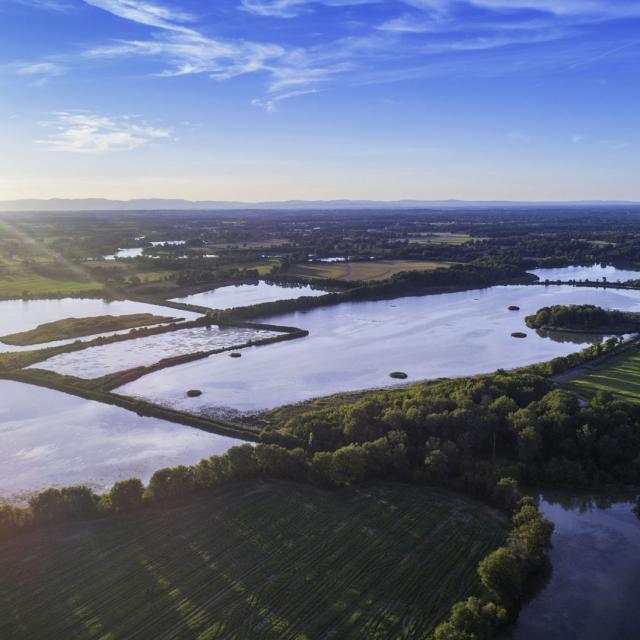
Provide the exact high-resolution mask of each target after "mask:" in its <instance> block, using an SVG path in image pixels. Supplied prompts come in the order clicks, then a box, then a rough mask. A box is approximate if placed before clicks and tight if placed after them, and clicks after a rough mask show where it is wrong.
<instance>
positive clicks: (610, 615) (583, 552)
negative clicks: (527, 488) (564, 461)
mask: <svg viewBox="0 0 640 640" xmlns="http://www.w3.org/2000/svg"><path fill="white" fill-rule="evenodd" d="M540 506H541V509H542V511H543V512H544V514H545V516H546V517H547V518H549V519H550V520H552V521H553V522H555V525H556V529H555V532H554V535H553V541H552V542H553V549H552V551H551V553H550V560H551V565H552V573H551V577H550V580H549V582H548V584H547V586H546V588H545V589H544V590H543V591H541V592H540V593H539V594H538V595H537V596H536V597H535V598H534V599H533V600H532V601H531V602H530V603H529V604H528V605H526V606H525V608H524V609H523V610H522V612H521V613H520V617H519V619H518V624H517V627H516V629H515V632H514V634H513V636H512V638H513V640H539V639H540V638H544V639H545V640H636V639H637V638H638V637H639V636H640V634H639V632H638V629H639V628H640V608H639V607H638V604H639V603H640V520H639V519H638V517H637V516H636V515H635V513H634V512H633V506H634V503H633V502H632V501H629V500H614V501H613V502H612V501H611V500H610V499H609V500H608V499H607V498H602V499H600V500H598V499H596V500H592V499H591V498H589V497H581V496H573V497H568V496H562V495H555V496H554V495H545V496H544V497H543V499H542V500H541V503H540Z"/></svg>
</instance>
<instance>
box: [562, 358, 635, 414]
mask: <svg viewBox="0 0 640 640" xmlns="http://www.w3.org/2000/svg"><path fill="white" fill-rule="evenodd" d="M577 373H578V375H576V376H575V377H574V376H571V377H570V378H568V377H567V378H566V379H565V382H564V386H565V387H567V388H568V389H571V390H572V391H575V392H576V393H578V394H580V395H581V396H585V397H587V398H590V397H591V396H593V395H595V394H596V393H597V392H598V391H608V392H610V393H613V394H615V395H617V396H620V397H621V398H622V399H624V400H628V401H630V402H636V403H640V351H638V350H637V349H634V350H632V351H627V352H625V353H622V354H620V355H618V356H614V357H612V358H609V359H608V360H607V361H606V362H604V363H603V364H602V365H601V366H599V367H596V368H593V369H592V370H589V369H586V368H584V369H580V371H579V372H577ZM560 379H562V376H560Z"/></svg>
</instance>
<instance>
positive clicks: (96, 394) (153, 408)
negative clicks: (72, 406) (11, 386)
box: [0, 369, 260, 442]
mask: <svg viewBox="0 0 640 640" xmlns="http://www.w3.org/2000/svg"><path fill="white" fill-rule="evenodd" d="M0 379H1V380H14V381H16V382H22V383H24V384H31V385H34V386H38V387H45V388H47V389H53V390H54V391H61V392H63V393H68V394H70V395H74V396H78V397H80V398H84V399H85V400H93V401H96V402H102V403H104V404H110V405H115V406H118V407H121V408H123V409H127V410H128V411H132V412H134V413H136V414H138V415H139V416H144V417H149V418H160V419H162V420H167V421H168V422H174V423H177V424H184V425H187V426H189V427H195V428H196V429H201V430H202V431H207V432H208V433H215V434H218V435H222V436H227V437H231V438H238V439H241V440H247V441H250V442H257V441H258V440H259V437H260V430H259V429H258V428H255V427H251V426H249V425H241V424H235V423H233V422H227V421H225V420H220V419H219V418H211V417H209V416H204V415H195V414H192V413H187V412H184V411H178V410H176V409H170V408H168V407H164V406H162V405H158V404H154V403H152V402H147V401H146V400H140V399H137V398H131V397H128V396H123V395H120V394H117V393H113V392H111V391H105V390H102V389H95V388H91V387H90V386H87V384H86V381H85V380H82V379H81V378H74V377H73V376H62V375H60V374H57V373H54V372H52V371H44V370H42V369H30V370H28V371H25V370H22V371H12V372H0Z"/></svg>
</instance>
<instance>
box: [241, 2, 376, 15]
mask: <svg viewBox="0 0 640 640" xmlns="http://www.w3.org/2000/svg"><path fill="white" fill-rule="evenodd" d="M381 1H382V0H242V1H241V3H240V4H241V7H242V9H244V10H245V11H248V12H249V13H254V14H256V15H259V16H265V17H277V18H295V17H296V16H299V15H300V14H301V13H304V12H305V11H308V5H310V4H323V5H325V6H328V7H349V6H355V5H361V4H376V3H377V2H381Z"/></svg>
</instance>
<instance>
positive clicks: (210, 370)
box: [119, 285, 640, 413]
mask: <svg viewBox="0 0 640 640" xmlns="http://www.w3.org/2000/svg"><path fill="white" fill-rule="evenodd" d="M557 303H593V304H598V305H602V306H604V307H612V308H618V309H626V310H634V311H640V291H624V290H614V289H606V290H605V289H588V288H578V287H571V286H569V285H563V286H549V287H540V286H501V287H492V288H489V289H482V290H473V291H465V292H458V293H446V294H440V295H430V296H422V297H407V298H399V299H396V300H382V301H375V302H353V303H343V304H339V305H334V306H330V307H321V308H318V309H313V310H310V311H307V312H297V313H290V314H286V315H281V316H277V317H273V318H267V319H266V321H267V322H273V323H277V324H284V325H290V326H296V327H301V328H304V329H308V330H309V332H310V335H309V336H308V337H306V338H302V339H299V340H292V341H289V342H282V343H278V344H273V345H268V346H264V347H255V348H251V349H245V350H244V351H243V357H242V358H240V359H237V360H232V359H230V358H228V357H225V356H224V355H221V356H218V355H215V356H211V357H210V358H207V359H205V360H200V361H197V362H192V363H189V364H185V365H180V366H179V367H174V368H171V369H166V370H163V371H159V372H157V373H153V374H150V375H149V376H145V377H144V378H141V379H140V380H137V381H135V382H133V383H131V384H129V385H126V386H124V387H122V388H121V389H120V391H119V392H120V393H126V394H129V395H133V396H140V397H143V398H148V399H150V400H153V401H154V402H159V403H164V404H168V405H170V406H175V407H181V408H185V409H186V408H188V409H190V410H194V409H197V410H200V411H203V412H206V413H215V412H216V411H219V412H220V413H226V412H228V411H229V410H230V409H235V410H239V411H242V412H252V411H258V410H261V409H266V408H271V407H275V406H278V405H281V404H285V403H291V402H299V401H301V400H306V399H309V398H312V397H318V396H323V395H327V394H332V393H336V392H339V391H351V390H356V389H365V388H369V387H379V386H384V385H389V384H390V383H392V382H393V381H392V380H391V379H390V378H389V372H391V371H405V372H406V373H407V374H408V375H409V379H408V380H409V381H412V380H419V379H423V378H437V377H442V376H464V375H470V374H476V373H482V372H491V371H494V370H496V369H498V368H501V367H502V368H512V367H517V366H523V365H528V364H533V363H535V362H540V361H544V360H549V359H551V358H554V357H556V356H561V355H566V354H568V353H570V352H572V351H575V350H576V349H578V348H579V347H578V346H577V345H576V344H575V342H580V341H583V342H586V341H587V340H588V337H587V336H579V337H577V338H576V339H574V341H573V342H571V341H564V342H560V341H554V340H552V339H550V338H544V337H541V336H539V335H537V334H536V332H535V331H531V330H529V329H527V328H526V326H525V324H524V316H525V315H528V314H531V313H534V312H535V311H537V310H538V309H539V308H540V307H542V306H546V305H551V304H557ZM509 305H517V306H519V307H520V311H508V310H507V307H508V306H509ZM515 331H525V332H526V333H527V337H526V338H525V339H516V338H512V337H511V333H512V332H515ZM190 387H196V388H198V389H201V390H203V392H204V393H203V395H202V396H201V397H199V398H197V399H195V402H191V401H189V403H187V402H186V401H185V399H184V397H183V392H184V389H185V388H190Z"/></svg>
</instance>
